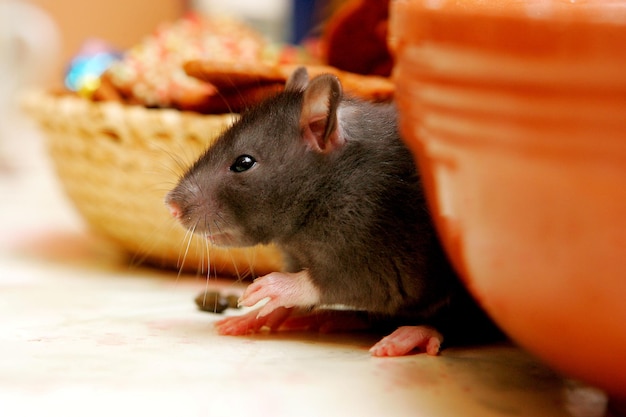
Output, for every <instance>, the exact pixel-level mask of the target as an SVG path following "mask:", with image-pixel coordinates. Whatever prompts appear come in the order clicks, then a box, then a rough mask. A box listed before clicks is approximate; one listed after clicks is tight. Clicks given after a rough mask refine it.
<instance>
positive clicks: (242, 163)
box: [230, 155, 256, 172]
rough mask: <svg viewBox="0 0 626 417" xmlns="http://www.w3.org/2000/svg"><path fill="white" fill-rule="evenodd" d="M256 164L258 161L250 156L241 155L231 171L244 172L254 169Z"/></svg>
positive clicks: (231, 167)
mask: <svg viewBox="0 0 626 417" xmlns="http://www.w3.org/2000/svg"><path fill="white" fill-rule="evenodd" d="M255 164H256V159H254V158H253V157H251V156H250V155H241V156H238V157H237V159H235V162H234V163H233V164H232V165H231V166H230V170H231V171H233V172H244V171H247V170H249V169H250V168H252V167H253V166H254V165H255Z"/></svg>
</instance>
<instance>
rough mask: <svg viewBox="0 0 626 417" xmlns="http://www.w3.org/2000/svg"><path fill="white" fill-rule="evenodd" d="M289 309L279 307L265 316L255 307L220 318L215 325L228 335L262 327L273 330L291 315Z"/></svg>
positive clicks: (235, 334) (244, 333)
mask: <svg viewBox="0 0 626 417" xmlns="http://www.w3.org/2000/svg"><path fill="white" fill-rule="evenodd" d="M291 310H292V309H291V308H285V307H279V308H276V309H274V310H273V311H272V312H271V313H269V314H267V315H265V316H259V311H260V309H257V310H253V311H250V312H248V313H245V314H242V315H239V316H232V317H227V318H225V319H222V320H220V321H218V322H217V323H215V327H216V328H217V332H218V333H219V334H221V335H228V336H243V335H246V334H250V333H258V332H260V331H261V330H263V329H264V328H267V329H268V330H270V331H274V330H277V329H278V328H279V327H280V325H281V324H282V323H283V322H284V321H285V320H286V319H287V318H288V317H289V316H290V315H291Z"/></svg>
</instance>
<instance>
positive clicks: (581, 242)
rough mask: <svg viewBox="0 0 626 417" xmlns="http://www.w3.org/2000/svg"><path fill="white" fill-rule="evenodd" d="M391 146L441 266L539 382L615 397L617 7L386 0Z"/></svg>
mask: <svg viewBox="0 0 626 417" xmlns="http://www.w3.org/2000/svg"><path fill="white" fill-rule="evenodd" d="M390 44H391V46H392V49H393V50H394V55H395V59H396V67H395V69H394V77H395V79H396V83H397V100H398V106H399V110H400V122H401V129H402V132H403V136H404V137H405V139H406V140H407V142H408V143H409V145H410V146H411V148H412V150H413V151H414V153H415V155H416V157H417V159H418V162H419V164H420V167H421V170H422V173H423V176H424V180H425V185H426V188H427V193H428V199H429V203H430V204H431V209H432V210H433V213H434V214H435V217H436V222H437V226H438V229H439V231H440V233H441V236H442V239H443V241H444V244H445V246H446V249H447V251H448V252H449V254H450V257H451V259H452V260H453V263H454V264H455V267H456V268H457V269H458V271H459V272H460V273H461V275H462V276H463V277H464V279H465V281H466V283H467V285H468V287H469V288H470V290H471V291H472V293H473V294H474V295H475V297H476V298H477V299H478V300H479V301H480V302H481V303H482V305H483V306H484V307H485V309H486V310H487V311H488V312H489V313H490V315H491V316H492V317H493V318H494V319H495V320H496V321H497V322H498V323H499V324H500V325H501V326H502V328H503V329H504V330H505V331H506V332H507V333H508V334H509V335H510V336H511V337H512V338H513V339H514V340H515V341H517V342H518V343H519V344H520V345H521V346H523V347H526V348H527V349H528V350H530V351H531V352H534V353H535V354H536V355H537V356H539V357H540V358H543V359H544V360H545V361H546V362H547V363H549V364H551V365H552V366H553V367H554V368H556V369H558V370H560V371H562V372H564V373H566V374H568V375H571V376H573V377H576V378H580V379H584V380H586V381H588V382H590V383H592V384H596V385H598V386H600V387H602V388H604V389H606V390H607V391H609V392H610V393H611V394H613V395H615V396H617V397H622V398H626V4H625V2H621V1H591V0H588V1H582V0H578V1H575V0H571V1H570V0H567V1H565V0H563V1H558V0H543V1H539V0H535V1H532V0H531V1H513V0H508V1H503V0H466V1H461V0H395V1H393V2H392V5H391V21H390Z"/></svg>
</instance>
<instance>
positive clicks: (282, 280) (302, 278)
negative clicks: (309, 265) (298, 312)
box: [239, 270, 320, 317]
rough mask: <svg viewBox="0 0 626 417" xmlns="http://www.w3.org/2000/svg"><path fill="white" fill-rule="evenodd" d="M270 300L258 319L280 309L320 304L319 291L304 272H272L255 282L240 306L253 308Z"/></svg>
mask: <svg viewBox="0 0 626 417" xmlns="http://www.w3.org/2000/svg"><path fill="white" fill-rule="evenodd" d="M266 298H267V299H268V301H267V303H266V304H265V305H264V306H263V307H262V308H261V309H260V310H259V312H258V315H257V317H263V316H266V315H268V314H270V313H271V312H272V311H274V310H275V309H277V308H278V307H287V308H291V307H308V306H313V305H316V304H318V303H319V300H320V293H319V290H318V289H317V287H316V286H315V285H313V282H312V281H311V278H310V277H309V273H308V272H307V271H306V270H304V271H300V272H296V273H287V272H272V273H271V274H267V275H265V276H263V277H261V278H257V279H256V280H254V282H253V283H252V284H250V285H249V286H248V288H246V291H245V292H244V293H243V295H242V296H241V298H240V299H239V305H241V306H246V307H251V306H253V305H255V304H256V303H258V302H259V301H261V300H264V299H266Z"/></svg>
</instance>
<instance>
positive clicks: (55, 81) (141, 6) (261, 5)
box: [0, 0, 324, 154]
mask: <svg viewBox="0 0 626 417" xmlns="http://www.w3.org/2000/svg"><path fill="white" fill-rule="evenodd" d="M322 3H324V2H323V1H322V0H317V1H316V0H265V1H262V2H261V1H256V0H229V1H221V0H133V1H126V0H86V1H81V2H76V1H73V0H28V1H27V0H0V154H1V153H2V151H1V149H2V148H5V147H6V146H7V141H8V139H7V137H9V136H11V133H10V132H11V131H14V130H15V129H16V126H15V125H16V124H19V123H21V122H22V121H21V118H20V114H19V112H18V110H17V107H16V94H17V92H18V91H19V90H20V89H23V88H25V87H43V88H46V89H55V88H60V87H61V86H62V82H63V73H64V72H65V69H66V67H67V65H68V63H69V62H70V60H71V58H72V57H73V56H75V55H76V54H77V52H78V51H79V50H80V48H81V46H82V45H83V43H84V42H85V41H86V40H88V39H93V38H96V39H101V40H105V41H107V42H109V43H110V44H111V45H112V46H114V47H116V48H119V49H120V50H124V49H127V48H129V47H131V46H133V45H135V44H136V43H138V42H139V41H140V40H141V39H142V38H143V37H145V36H146V35H147V34H149V33H151V32H152V31H153V30H154V28H155V27H156V26H157V25H158V24H159V23H161V22H164V21H173V20H175V19H177V18H179V17H181V16H182V15H184V14H185V13H186V12H189V11H198V12H201V13H207V14H208V13H211V14H220V15H234V16H237V17H238V18H240V19H242V20H244V21H245V22H247V23H248V24H250V25H251V26H253V27H254V28H256V29H257V30H259V31H260V32H262V33H263V34H265V35H266V36H267V37H268V38H269V39H270V40H272V41H274V42H289V43H299V42H300V41H301V40H302V39H303V38H304V37H305V36H306V35H307V34H308V33H310V32H311V31H312V30H315V27H316V25H317V22H319V18H320V10H321V9H322Z"/></svg>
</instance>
